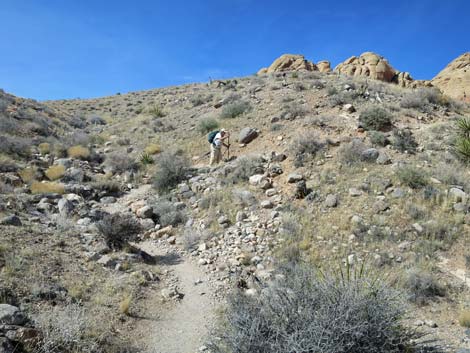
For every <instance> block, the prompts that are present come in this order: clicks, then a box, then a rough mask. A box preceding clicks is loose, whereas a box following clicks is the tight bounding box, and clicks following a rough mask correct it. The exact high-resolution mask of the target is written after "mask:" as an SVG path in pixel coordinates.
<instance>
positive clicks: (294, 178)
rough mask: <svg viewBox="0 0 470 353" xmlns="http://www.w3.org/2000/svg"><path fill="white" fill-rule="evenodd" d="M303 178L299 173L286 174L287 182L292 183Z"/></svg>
mask: <svg viewBox="0 0 470 353" xmlns="http://www.w3.org/2000/svg"><path fill="white" fill-rule="evenodd" d="M301 180H304V177H303V176H302V175H301V174H297V173H291V174H289V175H288V176H287V182H288V183H290V184H292V183H296V182H298V181H301Z"/></svg>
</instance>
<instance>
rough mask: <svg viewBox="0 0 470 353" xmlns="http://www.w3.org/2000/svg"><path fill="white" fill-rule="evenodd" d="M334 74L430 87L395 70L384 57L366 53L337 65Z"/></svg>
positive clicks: (407, 85)
mask: <svg viewBox="0 0 470 353" xmlns="http://www.w3.org/2000/svg"><path fill="white" fill-rule="evenodd" d="M334 71H335V72H338V73H341V74H345V75H350V76H360V77H368V78H371V79H373V80H379V81H384V82H392V83H396V84H397V85H399V86H401V87H411V88H416V87H423V86H432V85H431V84H430V82H429V81H421V80H414V79H413V78H412V77H411V75H410V73H409V72H401V71H398V70H395V69H394V68H393V66H392V65H390V63H389V62H388V60H387V59H385V58H384V57H382V56H380V55H378V54H376V53H372V52H366V53H363V54H361V55H360V56H358V57H357V56H351V57H350V58H349V59H347V60H346V61H344V62H342V63H341V64H339V65H337V66H336V67H335V69H334Z"/></svg>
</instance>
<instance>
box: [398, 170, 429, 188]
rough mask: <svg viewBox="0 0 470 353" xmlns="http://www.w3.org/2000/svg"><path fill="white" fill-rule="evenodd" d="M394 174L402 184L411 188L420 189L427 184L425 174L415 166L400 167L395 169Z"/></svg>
mask: <svg viewBox="0 0 470 353" xmlns="http://www.w3.org/2000/svg"><path fill="white" fill-rule="evenodd" d="M396 174H397V176H398V179H399V180H400V182H401V183H402V184H404V185H407V186H409V187H410V188H412V189H420V188H424V187H425V186H426V185H428V178H427V176H426V174H425V173H424V172H423V171H422V170H420V169H417V168H415V167H411V166H403V167H400V168H399V169H398V170H397V171H396Z"/></svg>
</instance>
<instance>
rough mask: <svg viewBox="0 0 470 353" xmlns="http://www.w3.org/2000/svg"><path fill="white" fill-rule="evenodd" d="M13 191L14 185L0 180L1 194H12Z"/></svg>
mask: <svg viewBox="0 0 470 353" xmlns="http://www.w3.org/2000/svg"><path fill="white" fill-rule="evenodd" d="M12 192H13V187H12V186H11V185H8V184H5V183H4V182H3V181H0V194H3V195H5V194H10V193H12Z"/></svg>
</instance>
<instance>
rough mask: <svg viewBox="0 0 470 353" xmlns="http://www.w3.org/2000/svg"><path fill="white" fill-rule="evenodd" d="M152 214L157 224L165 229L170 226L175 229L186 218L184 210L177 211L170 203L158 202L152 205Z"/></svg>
mask: <svg viewBox="0 0 470 353" xmlns="http://www.w3.org/2000/svg"><path fill="white" fill-rule="evenodd" d="M153 213H154V214H155V216H156V217H157V222H158V223H159V224H160V225H161V226H162V227H166V226H169V225H172V226H174V227H176V226H177V225H179V224H182V223H184V222H186V219H187V216H186V213H185V212H184V210H181V209H178V208H177V207H176V206H175V205H174V203H172V202H170V201H160V202H157V203H155V204H154V205H153Z"/></svg>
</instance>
